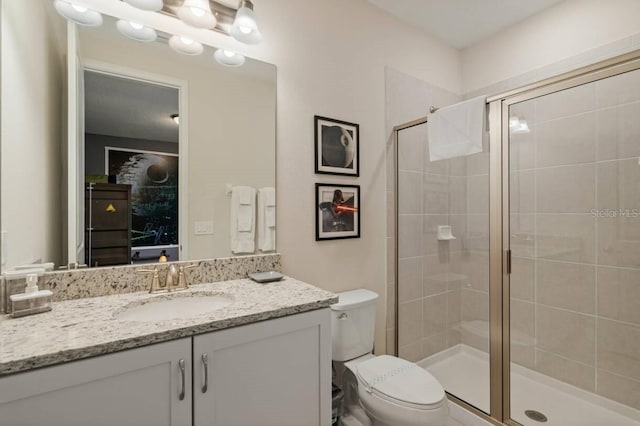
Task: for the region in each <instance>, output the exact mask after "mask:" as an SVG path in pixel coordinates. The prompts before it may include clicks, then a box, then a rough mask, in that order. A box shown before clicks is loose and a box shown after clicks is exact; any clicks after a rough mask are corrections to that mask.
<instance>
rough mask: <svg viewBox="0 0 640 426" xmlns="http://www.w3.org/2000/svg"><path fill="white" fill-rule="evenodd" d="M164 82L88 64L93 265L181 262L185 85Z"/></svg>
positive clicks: (88, 258)
mask: <svg viewBox="0 0 640 426" xmlns="http://www.w3.org/2000/svg"><path fill="white" fill-rule="evenodd" d="M103 68H105V67H103ZM161 83H162V82H161V81H160V77H156V78H155V81H154V82H149V81H144V80H141V79H136V78H133V76H119V75H114V74H110V73H107V72H106V71H105V70H104V69H103V70H92V69H90V68H88V67H85V71H84V109H85V113H84V117H85V121H84V152H85V155H84V167H83V169H84V174H85V193H84V194H83V195H84V201H85V202H84V218H85V222H86V224H85V229H86V231H85V237H84V248H85V257H84V258H85V262H86V264H87V265H91V266H107V265H118V264H126V263H129V262H130V261H132V262H133V263H138V262H149V261H154V262H155V261H158V260H159V258H160V257H161V256H163V257H164V258H166V259H167V260H176V259H178V256H179V246H178V243H179V223H178V218H179V215H180V209H179V205H178V194H179V186H180V182H181V179H179V167H178V159H179V154H180V152H179V149H178V147H179V132H178V129H179V118H180V110H179V101H178V99H179V95H180V90H184V87H180V86H178V87H174V86H172V85H171V82H169V81H167V82H166V83H165V84H161ZM116 206H117V207H116ZM163 260H164V259H163Z"/></svg>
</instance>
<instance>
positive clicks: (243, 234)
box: [231, 186, 256, 254]
mask: <svg viewBox="0 0 640 426" xmlns="http://www.w3.org/2000/svg"><path fill="white" fill-rule="evenodd" d="M255 200H256V190H255V189H254V188H251V187H249V186H234V187H233V189H232V190H231V252H232V253H234V254H243V253H244V254H246V253H254V252H255V236H256V225H255V222H256V217H255V210H256V204H255Z"/></svg>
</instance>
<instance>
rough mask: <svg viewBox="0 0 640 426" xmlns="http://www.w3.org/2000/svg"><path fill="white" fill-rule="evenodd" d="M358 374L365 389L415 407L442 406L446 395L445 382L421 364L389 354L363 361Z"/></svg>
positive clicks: (358, 368)
mask: <svg viewBox="0 0 640 426" xmlns="http://www.w3.org/2000/svg"><path fill="white" fill-rule="evenodd" d="M355 369H356V371H355V373H356V377H357V378H358V381H359V382H360V386H359V388H360V389H361V392H367V393H369V394H370V395H373V396H376V397H377V398H380V399H383V400H386V401H388V402H391V403H393V404H395V405H399V406H402V407H407V408H412V409H414V410H416V409H417V410H434V409H437V408H439V407H440V406H441V405H442V403H443V401H444V400H445V398H446V396H445V393H444V389H443V388H442V385H441V384H440V383H439V382H438V381H437V380H436V379H435V377H433V376H432V375H431V374H429V372H427V371H426V370H425V369H423V368H421V367H419V366H418V365H416V364H414V363H412V362H409V361H406V360H404V359H401V358H396V357H393V356H389V355H381V356H377V357H374V358H371V359H368V360H366V361H363V362H361V363H359V364H358V365H357V366H356V368H355Z"/></svg>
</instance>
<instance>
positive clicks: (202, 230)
mask: <svg viewBox="0 0 640 426" xmlns="http://www.w3.org/2000/svg"><path fill="white" fill-rule="evenodd" d="M193 228H194V229H193V232H194V233H195V234H196V235H212V234H213V222H211V221H206V222H195V223H194V226H193Z"/></svg>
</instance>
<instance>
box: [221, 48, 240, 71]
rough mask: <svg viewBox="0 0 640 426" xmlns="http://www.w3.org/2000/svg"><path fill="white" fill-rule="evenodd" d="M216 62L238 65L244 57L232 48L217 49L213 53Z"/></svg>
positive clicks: (231, 65)
mask: <svg viewBox="0 0 640 426" xmlns="http://www.w3.org/2000/svg"><path fill="white" fill-rule="evenodd" d="M213 57H214V58H215V60H216V62H218V63H219V64H220V65H224V66H225V67H239V66H242V65H243V64H244V62H245V57H244V56H242V55H240V54H239V53H236V52H234V51H232V50H227V49H218V50H216V53H214V54H213Z"/></svg>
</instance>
